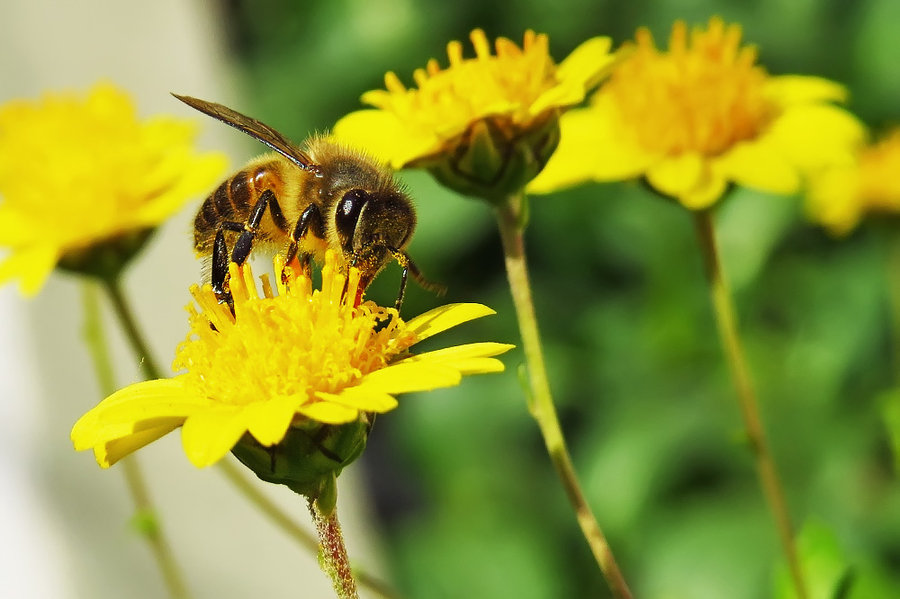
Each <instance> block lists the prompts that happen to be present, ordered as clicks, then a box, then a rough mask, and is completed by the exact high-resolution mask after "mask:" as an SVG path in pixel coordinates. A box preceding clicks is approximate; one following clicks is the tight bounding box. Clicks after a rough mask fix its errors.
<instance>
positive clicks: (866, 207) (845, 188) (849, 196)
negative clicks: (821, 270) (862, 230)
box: [807, 128, 900, 235]
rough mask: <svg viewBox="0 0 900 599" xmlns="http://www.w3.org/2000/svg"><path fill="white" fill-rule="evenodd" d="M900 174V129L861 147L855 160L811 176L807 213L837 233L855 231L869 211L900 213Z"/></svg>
mask: <svg viewBox="0 0 900 599" xmlns="http://www.w3.org/2000/svg"><path fill="white" fill-rule="evenodd" d="M898 173H900V128H898V129H894V130H893V131H891V132H890V133H888V135H886V136H885V137H884V139H882V140H881V141H879V142H878V143H875V144H873V145H870V146H866V147H863V148H860V151H859V153H858V155H857V156H856V160H854V161H853V162H852V163H850V164H844V165H839V166H835V167H833V168H829V169H825V170H823V171H821V172H818V173H816V174H815V175H814V176H812V177H811V179H810V186H809V193H808V196H807V200H808V201H807V212H808V213H809V215H810V218H812V219H813V220H814V221H816V222H819V223H821V224H823V225H824V226H826V227H828V229H830V230H831V231H832V232H834V233H835V234H838V235H843V234H846V233H848V232H849V231H850V230H852V229H853V227H855V226H856V225H857V224H858V223H859V221H860V219H861V218H862V217H863V216H865V215H866V214H867V213H870V212H871V213H887V214H894V215H897V214H900V178H898V176H897V174H898Z"/></svg>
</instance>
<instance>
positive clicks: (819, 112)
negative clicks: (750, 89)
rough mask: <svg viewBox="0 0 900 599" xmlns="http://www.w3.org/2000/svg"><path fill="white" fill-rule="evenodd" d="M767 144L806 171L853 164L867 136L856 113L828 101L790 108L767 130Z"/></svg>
mask: <svg viewBox="0 0 900 599" xmlns="http://www.w3.org/2000/svg"><path fill="white" fill-rule="evenodd" d="M765 135H766V137H767V138H768V139H767V140H766V143H770V144H772V145H774V146H777V147H778V148H779V150H780V152H781V153H782V154H783V155H784V156H785V157H786V158H787V159H788V160H790V161H791V162H792V163H793V164H795V165H797V166H798V167H799V168H800V169H801V170H803V171H810V170H815V169H820V168H823V167H826V166H831V165H836V164H848V163H852V162H853V160H854V157H855V155H856V151H857V150H858V148H859V147H860V146H861V145H862V144H863V142H864V140H865V138H866V129H865V127H864V126H863V124H862V123H861V122H860V121H859V119H857V118H856V117H855V116H853V115H852V114H850V113H849V112H847V111H846V110H843V109H841V108H838V107H837V106H831V105H828V104H821V105H816V106H796V107H794V108H789V109H787V110H786V111H785V112H784V113H783V114H782V115H781V116H780V117H779V118H778V119H776V120H775V122H773V123H772V125H771V127H770V129H769V130H768V131H767V132H766V134H765Z"/></svg>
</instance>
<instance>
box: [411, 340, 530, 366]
mask: <svg viewBox="0 0 900 599" xmlns="http://www.w3.org/2000/svg"><path fill="white" fill-rule="evenodd" d="M514 347H515V345H510V344H508V343H494V342H483V343H466V344H463V345H454V346H453V347H445V348H443V349H436V350H434V351H429V352H425V353H422V354H416V355H414V356H409V357H408V358H404V359H402V360H400V361H398V362H396V363H397V364H402V363H404V362H444V361H453V360H461V359H466V358H490V357H491V356H498V355H500V354H502V353H506V352H508V351H509V350H511V349H513V348H514Z"/></svg>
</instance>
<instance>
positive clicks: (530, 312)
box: [497, 195, 631, 599]
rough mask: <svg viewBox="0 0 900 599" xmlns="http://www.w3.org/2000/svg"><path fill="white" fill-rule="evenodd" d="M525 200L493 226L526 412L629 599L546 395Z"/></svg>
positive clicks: (621, 596) (618, 589)
mask: <svg viewBox="0 0 900 599" xmlns="http://www.w3.org/2000/svg"><path fill="white" fill-rule="evenodd" d="M524 202H525V198H524V196H522V195H515V196H511V197H510V198H508V200H507V201H506V202H505V203H503V204H502V205H500V206H499V207H498V208H497V223H498V225H499V227H500V238H501V240H502V242H503V254H504V258H505V261H506V274H507V277H508V278H509V285H510V290H511V292H512V298H513V304H514V305H515V308H516V317H517V319H518V322H519V332H520V334H521V336H522V345H523V348H524V351H525V362H526V365H527V367H528V377H529V383H530V387H531V397H530V398H529V410H530V411H531V414H532V416H533V417H534V419H535V420H536V421H537V424H538V427H539V428H540V430H541V435H542V436H543V437H544V444H545V445H546V447H547V452H548V453H549V454H550V459H551V461H552V462H553V466H554V468H556V472H557V474H558V475H559V478H560V480H561V481H562V484H563V487H564V488H565V490H566V494H567V495H568V497H569V502H570V503H571V504H572V507H573V508H574V510H575V516H576V518H577V519H578V524H579V525H580V526H581V531H582V533H583V534H584V537H585V539H586V540H587V542H588V545H589V546H590V548H591V551H592V552H593V554H594V559H596V560H597V564H598V565H599V566H600V570H601V571H602V572H603V576H604V578H605V579H606V582H607V584H608V585H609V588H610V590H612V593H613V595H614V596H615V597H616V598H617V599H630V597H631V591H630V590H629V589H628V585H627V584H626V582H625V578H624V577H623V576H622V572H621V571H620V570H619V566H618V564H617V563H616V559H615V557H614V556H613V553H612V549H610V547H609V543H608V542H607V540H606V536H605V535H604V534H603V531H602V530H601V528H600V525H599V524H598V523H597V519H596V518H595V517H594V514H593V512H592V511H591V507H590V505H589V504H588V502H587V499H586V498H585V496H584V492H583V491H582V490H581V484H580V483H579V482H578V476H577V475H576V474H575V468H574V467H573V465H572V458H571V457H570V456H569V450H568V448H567V447H566V440H565V437H563V433H562V428H561V427H560V424H559V417H558V416H557V414H556V407H555V406H554V404H553V397H552V395H551V393H550V384H549V382H548V380H547V368H546V366H545V365H544V354H543V349H542V348H541V340H540V334H539V332H538V326H537V319H536V317H535V313H534V304H533V302H532V299H531V283H530V282H529V279H528V265H527V262H526V259H525V241H524V235H523V234H524V223H523V220H524V218H523V213H522V211H523V209H524V208H525V206H524Z"/></svg>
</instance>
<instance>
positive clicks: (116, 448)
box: [94, 418, 184, 468]
mask: <svg viewBox="0 0 900 599" xmlns="http://www.w3.org/2000/svg"><path fill="white" fill-rule="evenodd" d="M183 421H184V420H183V419H181V418H175V419H172V420H171V421H169V422H168V423H167V424H164V425H160V426H156V427H153V428H148V429H146V430H142V431H140V432H137V433H133V434H130V435H127V436H124V437H120V438H117V439H111V440H109V441H106V442H105V443H102V444H99V445H96V446H95V447H94V457H95V458H96V459H97V463H98V464H100V467H101V468H109V467H110V466H112V465H113V464H115V463H116V462H118V461H119V460H121V459H122V458H124V457H125V456H127V455H129V454H131V453H133V452H135V451H137V450H138V449H140V448H141V447H144V446H145V445H148V444H150V443H152V442H153V441H156V440H157V439H159V438H160V437H163V436H165V435H167V434H169V433H171V432H172V431H173V430H175V429H176V428H178V427H179V426H181V423H182V422H183Z"/></svg>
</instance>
